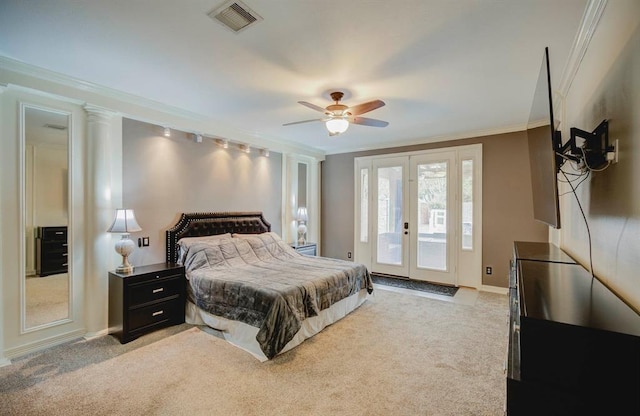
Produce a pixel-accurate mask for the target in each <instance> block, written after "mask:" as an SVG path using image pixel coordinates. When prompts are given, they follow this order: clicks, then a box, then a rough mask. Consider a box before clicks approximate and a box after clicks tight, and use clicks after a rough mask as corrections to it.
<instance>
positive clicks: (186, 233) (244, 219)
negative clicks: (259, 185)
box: [166, 212, 271, 263]
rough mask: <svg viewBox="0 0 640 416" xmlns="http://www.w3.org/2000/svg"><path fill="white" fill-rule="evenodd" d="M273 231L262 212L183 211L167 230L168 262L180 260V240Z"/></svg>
mask: <svg viewBox="0 0 640 416" xmlns="http://www.w3.org/2000/svg"><path fill="white" fill-rule="evenodd" d="M267 231H271V224H270V223H268V222H267V220H265V219H264V217H263V216H262V212H192V213H183V214H182V216H181V217H180V220H179V221H178V222H177V223H176V225H174V226H173V227H172V228H170V229H168V230H167V257H166V259H167V262H168V263H175V262H176V261H177V260H178V240H180V239H181V238H183V237H202V236H206V235H216V234H224V233H236V234H260V233H266V232H267Z"/></svg>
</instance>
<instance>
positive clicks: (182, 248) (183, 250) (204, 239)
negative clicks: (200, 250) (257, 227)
mask: <svg viewBox="0 0 640 416" xmlns="http://www.w3.org/2000/svg"><path fill="white" fill-rule="evenodd" d="M229 239H231V233H225V234H215V235H205V236H201V237H183V238H181V239H180V240H178V264H184V260H185V257H186V256H187V254H188V253H189V249H190V248H191V247H192V246H193V245H194V244H198V243H205V244H210V245H216V244H221V243H222V242H224V241H225V240H229Z"/></svg>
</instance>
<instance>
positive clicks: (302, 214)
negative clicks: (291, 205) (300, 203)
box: [296, 207, 309, 221]
mask: <svg viewBox="0 0 640 416" xmlns="http://www.w3.org/2000/svg"><path fill="white" fill-rule="evenodd" d="M296 218H297V219H298V221H308V220H309V216H308V215H307V208H306V207H299V208H298V215H296Z"/></svg>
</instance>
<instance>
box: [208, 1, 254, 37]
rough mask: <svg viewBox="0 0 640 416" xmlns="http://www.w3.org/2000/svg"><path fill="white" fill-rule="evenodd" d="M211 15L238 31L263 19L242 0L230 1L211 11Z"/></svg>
mask: <svg viewBox="0 0 640 416" xmlns="http://www.w3.org/2000/svg"><path fill="white" fill-rule="evenodd" d="M209 17H210V18H212V19H215V20H217V21H218V22H220V23H222V24H223V25H225V26H226V27H228V28H229V29H231V30H233V31H234V32H236V33H238V32H241V31H243V30H244V29H246V28H248V27H249V26H251V25H252V24H254V23H257V22H259V21H261V20H262V17H260V16H259V15H258V14H257V13H256V12H254V11H253V10H251V9H250V8H249V7H247V5H246V4H244V3H242V2H241V1H228V2H226V3H224V4H223V5H222V6H220V7H218V8H216V9H214V10H212V11H211V12H209Z"/></svg>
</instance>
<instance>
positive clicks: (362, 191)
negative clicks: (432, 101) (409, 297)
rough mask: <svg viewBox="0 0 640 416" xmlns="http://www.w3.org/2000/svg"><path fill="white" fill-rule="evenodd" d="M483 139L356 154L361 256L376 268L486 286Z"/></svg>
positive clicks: (357, 244) (357, 254)
mask: <svg viewBox="0 0 640 416" xmlns="http://www.w3.org/2000/svg"><path fill="white" fill-rule="evenodd" d="M481 161H482V148H481V146H480V145H472V146H461V147H459V148H448V149H440V150H437V151H423V152H413V153H409V154H405V155H389V156H373V157H365V158H357V159H356V161H355V176H356V183H355V185H356V204H355V205H356V206H355V209H354V214H355V219H356V222H355V223H356V229H355V241H354V243H355V244H354V248H355V260H356V261H358V262H361V263H364V264H365V265H367V267H369V269H370V270H371V271H372V272H377V273H384V274H390V275H395V276H402V277H410V278H412V279H417V280H425V281H430V282H434V283H442V284H448V285H455V286H458V285H464V286H470V287H480V286H481V285H482V283H481V279H482V275H481V261H482V252H481V244H480V241H481V218H482V216H481V214H482V212H481V189H482V188H481V172H482V169H481V168H482V164H481Z"/></svg>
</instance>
